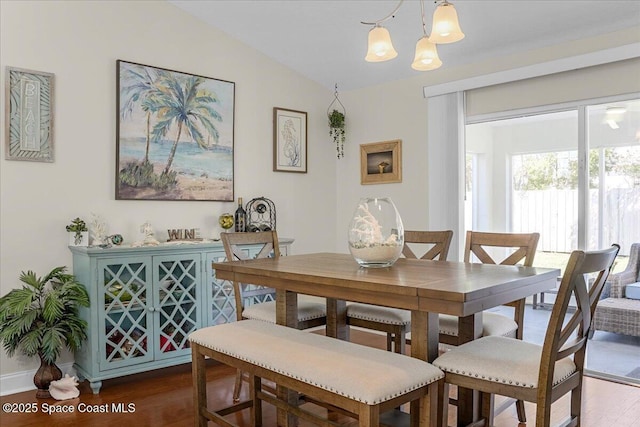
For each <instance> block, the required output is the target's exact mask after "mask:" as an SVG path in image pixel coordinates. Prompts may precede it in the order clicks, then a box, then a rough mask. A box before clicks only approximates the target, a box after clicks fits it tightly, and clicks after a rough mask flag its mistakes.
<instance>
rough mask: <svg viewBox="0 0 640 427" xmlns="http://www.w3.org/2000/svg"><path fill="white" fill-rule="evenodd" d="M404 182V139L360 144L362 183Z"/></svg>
mask: <svg viewBox="0 0 640 427" xmlns="http://www.w3.org/2000/svg"><path fill="white" fill-rule="evenodd" d="M393 182H402V140H400V139H395V140H393V141H384V142H374V143H371V144H360V184H387V183H393Z"/></svg>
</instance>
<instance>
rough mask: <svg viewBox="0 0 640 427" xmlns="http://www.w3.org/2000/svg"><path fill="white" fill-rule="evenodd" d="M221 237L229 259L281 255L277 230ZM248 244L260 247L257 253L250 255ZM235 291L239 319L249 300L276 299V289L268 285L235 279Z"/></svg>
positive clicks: (230, 234)
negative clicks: (241, 281)
mask: <svg viewBox="0 0 640 427" xmlns="http://www.w3.org/2000/svg"><path fill="white" fill-rule="evenodd" d="M220 239H221V240H222V244H223V246H224V251H225V253H226V255H227V260H228V261H244V260H248V259H259V258H267V257H269V256H271V254H273V256H274V257H276V258H277V257H280V246H279V244H278V234H277V233H276V231H275V230H272V231H259V232H255V233H220ZM260 245H262V246H260ZM248 246H251V247H254V248H257V249H258V252H257V253H256V255H254V256H251V257H250V256H249V250H248ZM233 292H234V295H235V301H236V316H237V319H238V320H242V311H243V310H244V307H245V303H246V302H247V301H251V302H252V303H260V302H265V301H273V300H275V289H273V288H270V287H267V286H258V285H253V284H249V283H240V282H236V281H233Z"/></svg>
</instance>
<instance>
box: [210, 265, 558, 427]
mask: <svg viewBox="0 0 640 427" xmlns="http://www.w3.org/2000/svg"><path fill="white" fill-rule="evenodd" d="M213 268H214V269H215V272H216V273H215V274H216V277H217V278H218V279H223V280H233V281H238V282H241V283H251V284H255V285H264V286H269V287H273V288H275V289H276V313H277V314H276V321H277V323H278V324H281V325H287V326H292V327H295V326H296V322H297V312H296V310H297V295H298V294H307V295H315V296H319V297H324V298H326V299H327V326H326V334H327V335H329V336H332V337H336V338H340V339H349V327H348V326H347V323H346V301H353V302H360V303H367V304H375V305H381V306H387V307H393V308H401V309H406V310H410V311H411V356H412V357H417V358H420V359H422V360H427V361H429V362H432V361H433V360H434V359H435V358H436V357H437V356H438V314H440V313H442V314H451V315H455V316H458V317H459V323H458V328H459V332H458V335H459V338H458V339H459V344H462V343H464V342H468V341H470V340H473V339H475V338H478V337H480V336H481V335H482V311H483V310H486V309H489V308H493V307H497V306H499V305H502V304H506V303H508V302H511V301H515V300H518V299H521V298H525V297H528V296H530V295H533V294H536V293H539V292H542V291H544V290H546V289H549V288H550V287H553V285H554V284H555V281H556V278H557V277H558V276H559V275H560V270H558V269H554V268H539V267H522V266H505V265H490V264H475V263H463V262H449V261H430V260H419V259H405V258H401V259H398V260H397V261H396V262H395V263H394V264H393V265H392V266H391V267H386V268H364V267H360V266H359V265H358V264H357V263H356V262H355V260H354V259H353V257H351V255H349V254H340V253H311V254H303V255H290V256H286V257H280V258H277V259H274V258H263V259H255V260H246V261H233V262H217V263H214V264H213ZM476 397H477V395H476ZM477 418H478V408H477V398H474V392H473V391H471V390H465V389H459V390H458V425H467V424H469V423H471V422H473V421H475V420H476V419H477Z"/></svg>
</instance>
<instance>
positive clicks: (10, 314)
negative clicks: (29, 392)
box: [0, 267, 89, 398]
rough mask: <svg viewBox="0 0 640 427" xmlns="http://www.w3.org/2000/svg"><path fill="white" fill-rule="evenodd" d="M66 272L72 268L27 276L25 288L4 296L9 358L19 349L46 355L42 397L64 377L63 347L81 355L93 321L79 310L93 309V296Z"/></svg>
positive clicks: (2, 331) (0, 318) (1, 305)
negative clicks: (60, 360) (59, 363)
mask: <svg viewBox="0 0 640 427" xmlns="http://www.w3.org/2000/svg"><path fill="white" fill-rule="evenodd" d="M65 271H66V267H56V268H54V269H53V270H51V272H49V273H48V274H47V275H46V276H44V277H36V274H35V273H34V272H33V271H28V272H26V273H25V272H22V274H21V275H20V281H21V282H22V283H23V286H22V288H21V289H13V290H11V291H10V292H9V293H8V294H6V295H5V296H3V297H2V298H0V342H2V344H3V346H4V349H5V351H6V352H7V355H9V357H12V356H13V355H14V354H15V353H16V351H19V352H20V353H22V354H24V355H25V356H29V357H32V356H39V357H40V368H39V369H38V371H37V372H36V375H35V376H34V378H33V382H34V384H35V385H36V387H37V388H38V391H37V393H36V397H38V398H48V397H50V395H49V384H50V383H51V381H54V380H59V379H60V378H62V372H61V371H60V368H58V367H57V366H56V364H55V362H56V360H57V359H58V357H59V356H60V352H61V351H62V348H63V347H65V346H66V347H67V348H68V349H69V350H70V351H77V350H79V349H80V347H81V346H82V342H83V341H84V340H86V339H87V333H86V328H87V322H85V321H84V320H82V319H81V318H80V316H79V313H78V308H79V307H89V294H88V293H87V290H86V289H85V287H84V286H83V285H82V284H81V283H78V282H77V281H76V279H75V277H74V276H73V275H71V274H67V273H65Z"/></svg>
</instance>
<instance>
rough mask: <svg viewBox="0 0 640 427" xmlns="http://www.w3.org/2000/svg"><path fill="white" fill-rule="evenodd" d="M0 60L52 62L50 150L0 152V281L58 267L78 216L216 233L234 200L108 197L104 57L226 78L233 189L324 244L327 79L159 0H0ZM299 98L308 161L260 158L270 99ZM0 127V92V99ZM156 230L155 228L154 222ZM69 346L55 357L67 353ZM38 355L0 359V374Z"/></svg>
mask: <svg viewBox="0 0 640 427" xmlns="http://www.w3.org/2000/svg"><path fill="white" fill-rule="evenodd" d="M0 17H1V21H0V27H1V33H0V62H1V68H2V71H1V73H2V75H1V77H0V79H1V80H2V81H3V82H4V79H5V75H4V74H5V67H6V66H12V67H19V68H27V69H33V70H39V71H47V72H52V73H54V74H55V106H54V111H55V133H54V141H55V162H54V163H51V164H48V163H31V162H21V161H7V160H5V159H4V156H2V159H1V160H0V185H1V187H0V188H1V191H0V225H1V228H0V233H1V238H0V240H1V243H0V256H1V258H0V264H1V266H0V295H4V294H6V293H7V292H8V291H9V290H10V289H12V288H13V287H17V285H18V277H19V275H20V271H22V270H28V269H31V270H34V271H36V272H37V273H39V274H43V273H46V272H48V271H49V270H50V269H51V268H53V267H55V266H58V265H67V266H69V267H70V268H71V255H70V252H69V251H68V250H67V248H66V244H67V235H66V231H65V229H64V227H65V225H66V224H67V223H68V222H69V220H70V219H72V218H75V217H77V216H80V217H83V218H85V219H86V220H90V219H91V213H92V212H95V213H97V214H100V215H102V216H103V217H104V218H105V219H106V220H107V222H108V223H109V226H110V230H111V231H112V232H119V233H121V234H123V236H124V238H125V241H129V242H131V241H134V240H137V239H139V238H140V234H139V231H138V228H139V225H140V224H142V223H143V222H144V221H146V220H149V221H150V222H151V224H153V226H154V228H155V229H156V231H158V233H159V234H160V237H163V236H162V232H164V233H166V231H164V230H166V229H167V228H187V227H188V228H191V227H198V228H200V229H201V231H202V234H203V236H204V237H212V236H213V235H214V234H216V235H217V233H219V231H220V230H219V228H217V217H218V215H219V214H220V213H222V212H224V211H233V210H234V209H235V204H234V203H222V202H163V201H116V200H115V199H114V185H115V140H116V137H115V129H116V73H115V71H116V60H117V59H124V60H128V61H133V62H138V63H142V64H146V65H153V66H158V67H163V68H168V69H172V70H178V71H183V72H187V73H189V72H190V73H195V74H200V75H204V76H208V77H213V78H219V79H223V80H229V81H233V82H235V84H236V111H235V116H236V119H235V195H236V198H237V197H238V196H241V197H243V198H244V200H245V201H249V199H251V198H253V197H258V196H265V197H268V198H270V199H272V200H273V201H274V203H275V205H276V209H277V215H278V216H277V221H278V223H277V225H278V232H279V234H280V235H281V236H286V237H293V238H295V239H296V242H295V243H294V245H293V248H292V249H293V251H294V252H297V253H301V252H309V251H321V250H325V251H326V250H333V249H334V247H335V241H334V239H335V236H334V234H333V233H332V232H329V233H327V232H326V231H327V230H334V229H335V220H334V218H335V204H336V195H335V188H336V171H335V167H336V161H335V159H334V153H335V149H334V148H333V147H332V145H331V144H330V138H329V136H328V129H327V124H326V106H327V105H328V103H329V102H331V99H332V96H333V94H332V91H330V90H328V89H326V88H323V87H321V86H320V85H318V84H316V83H314V82H312V81H310V80H308V79H306V78H303V77H302V76H300V75H299V74H297V73H295V72H293V71H291V70H289V69H287V68H285V67H283V66H282V65H280V64H278V63H276V62H274V61H271V60H269V59H267V58H266V57H265V56H263V55H261V54H259V53H257V52H256V51H254V50H252V49H250V48H248V47H247V46H245V45H243V44H241V43H240V42H237V41H235V40H233V39H230V38H229V37H228V36H226V35H225V34H223V33H221V32H219V31H216V30H214V29H212V28H210V27H207V26H206V25H205V24H203V23H201V22H200V21H198V20H196V19H195V18H193V17H192V16H190V15H188V14H186V13H185V12H183V11H181V10H180V9H177V8H175V7H174V6H172V5H170V4H168V3H165V2H163V1H126V2H120V1H108V2H107V1H104V2H79V1H78V2H76V1H71V2H60V1H57V2H50V1H35V2H18V1H2V2H0ZM275 106H278V107H283V108H289V109H294V110H302V111H306V112H308V120H309V123H308V141H309V146H308V173H307V174H293V173H281V172H278V173H276V172H272V145H273V142H272V138H273V137H272V132H273V130H272V108H273V107H275ZM0 116H1V117H2V129H3V131H2V135H3V137H4V126H5V125H4V119H5V113H4V103H2V111H1V114H0ZM164 237H165V238H166V234H165V236H164ZM70 360H71V356H70V355H65V357H63V358H62V360H60V363H66V362H68V361H70ZM35 367H37V365H36V361H35V360H26V359H24V358H23V357H15V358H13V359H8V358H7V357H6V355H5V354H4V352H0V374H2V375H4V374H8V373H12V372H17V371H24V370H28V369H32V368H35Z"/></svg>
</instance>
